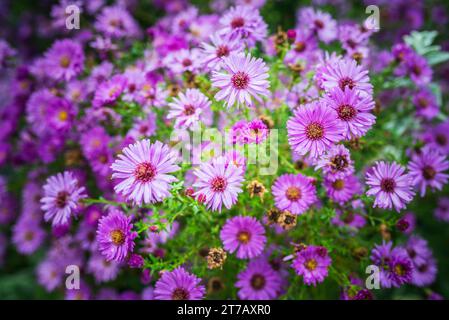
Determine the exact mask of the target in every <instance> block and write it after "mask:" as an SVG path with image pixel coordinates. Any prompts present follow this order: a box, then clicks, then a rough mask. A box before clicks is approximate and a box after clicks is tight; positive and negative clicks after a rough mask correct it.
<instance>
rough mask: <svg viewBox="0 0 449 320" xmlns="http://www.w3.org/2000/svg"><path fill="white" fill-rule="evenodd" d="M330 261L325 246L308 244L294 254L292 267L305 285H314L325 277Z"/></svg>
mask: <svg viewBox="0 0 449 320" xmlns="http://www.w3.org/2000/svg"><path fill="white" fill-rule="evenodd" d="M331 262H332V260H331V258H330V257H329V254H328V252H327V249H326V248H325V247H320V246H308V247H306V248H305V249H303V250H301V251H299V252H298V253H297V254H296V257H295V260H293V263H292V267H293V269H295V271H296V273H297V274H298V275H300V276H302V278H303V281H304V283H305V284H306V285H311V284H312V285H313V286H316V284H317V283H321V282H323V281H324V279H325V278H326V277H327V275H328V269H329V266H330V265H331Z"/></svg>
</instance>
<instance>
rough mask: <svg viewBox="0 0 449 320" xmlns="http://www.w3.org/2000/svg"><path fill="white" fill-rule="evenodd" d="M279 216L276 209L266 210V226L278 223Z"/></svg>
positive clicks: (278, 211)
mask: <svg viewBox="0 0 449 320" xmlns="http://www.w3.org/2000/svg"><path fill="white" fill-rule="evenodd" d="M280 215H281V211H280V210H278V209H276V208H272V209H270V210H268V212H267V225H272V224H275V223H278V221H279V217H280Z"/></svg>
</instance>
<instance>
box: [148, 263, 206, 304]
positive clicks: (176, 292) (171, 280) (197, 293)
mask: <svg viewBox="0 0 449 320" xmlns="http://www.w3.org/2000/svg"><path fill="white" fill-rule="evenodd" d="M200 282H201V279H199V278H198V277H196V276H195V275H193V274H190V273H188V272H187V271H185V270H184V268H182V267H178V268H176V269H175V270H173V271H165V272H164V273H163V274H162V276H161V278H160V279H159V280H158V281H157V282H156V285H155V288H154V299H155V300H201V299H203V297H204V294H205V291H206V290H205V288H204V286H203V285H200Z"/></svg>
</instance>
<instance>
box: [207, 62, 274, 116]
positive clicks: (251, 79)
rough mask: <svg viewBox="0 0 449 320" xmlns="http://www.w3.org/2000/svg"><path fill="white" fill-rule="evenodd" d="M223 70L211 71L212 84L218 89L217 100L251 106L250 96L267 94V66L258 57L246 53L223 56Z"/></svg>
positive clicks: (230, 105)
mask: <svg viewBox="0 0 449 320" xmlns="http://www.w3.org/2000/svg"><path fill="white" fill-rule="evenodd" d="M223 69H224V70H225V72H219V71H214V72H213V73H212V85H213V86H214V87H217V88H219V89H220V91H218V92H217V94H216V95H215V99H217V100H225V103H226V106H227V107H228V108H229V107H232V106H233V105H235V104H236V105H237V106H240V105H242V104H246V105H247V106H252V105H253V101H252V98H254V99H256V100H257V101H261V98H260V96H265V97H267V96H268V95H269V91H268V87H269V82H268V67H267V66H266V64H265V62H263V60H262V59H260V58H254V57H251V55H249V54H247V55H244V54H232V55H230V56H229V57H226V58H223Z"/></svg>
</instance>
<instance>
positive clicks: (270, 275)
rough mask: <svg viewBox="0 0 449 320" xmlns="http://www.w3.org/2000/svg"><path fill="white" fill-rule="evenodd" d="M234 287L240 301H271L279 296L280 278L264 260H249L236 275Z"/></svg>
mask: <svg viewBox="0 0 449 320" xmlns="http://www.w3.org/2000/svg"><path fill="white" fill-rule="evenodd" d="M235 286H236V287H237V288H238V289H239V291H238V293H237V294H238V296H239V298H240V299H242V300H271V299H275V298H277V297H278V296H279V292H280V291H281V286H282V278H281V275H280V273H279V272H277V271H275V270H273V268H272V267H271V265H270V263H269V262H268V261H267V260H266V259H265V258H264V257H262V258H258V259H255V260H251V261H250V262H249V263H248V265H247V266H246V269H245V270H243V271H242V272H240V273H239V274H238V275H237V282H236V283H235Z"/></svg>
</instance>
